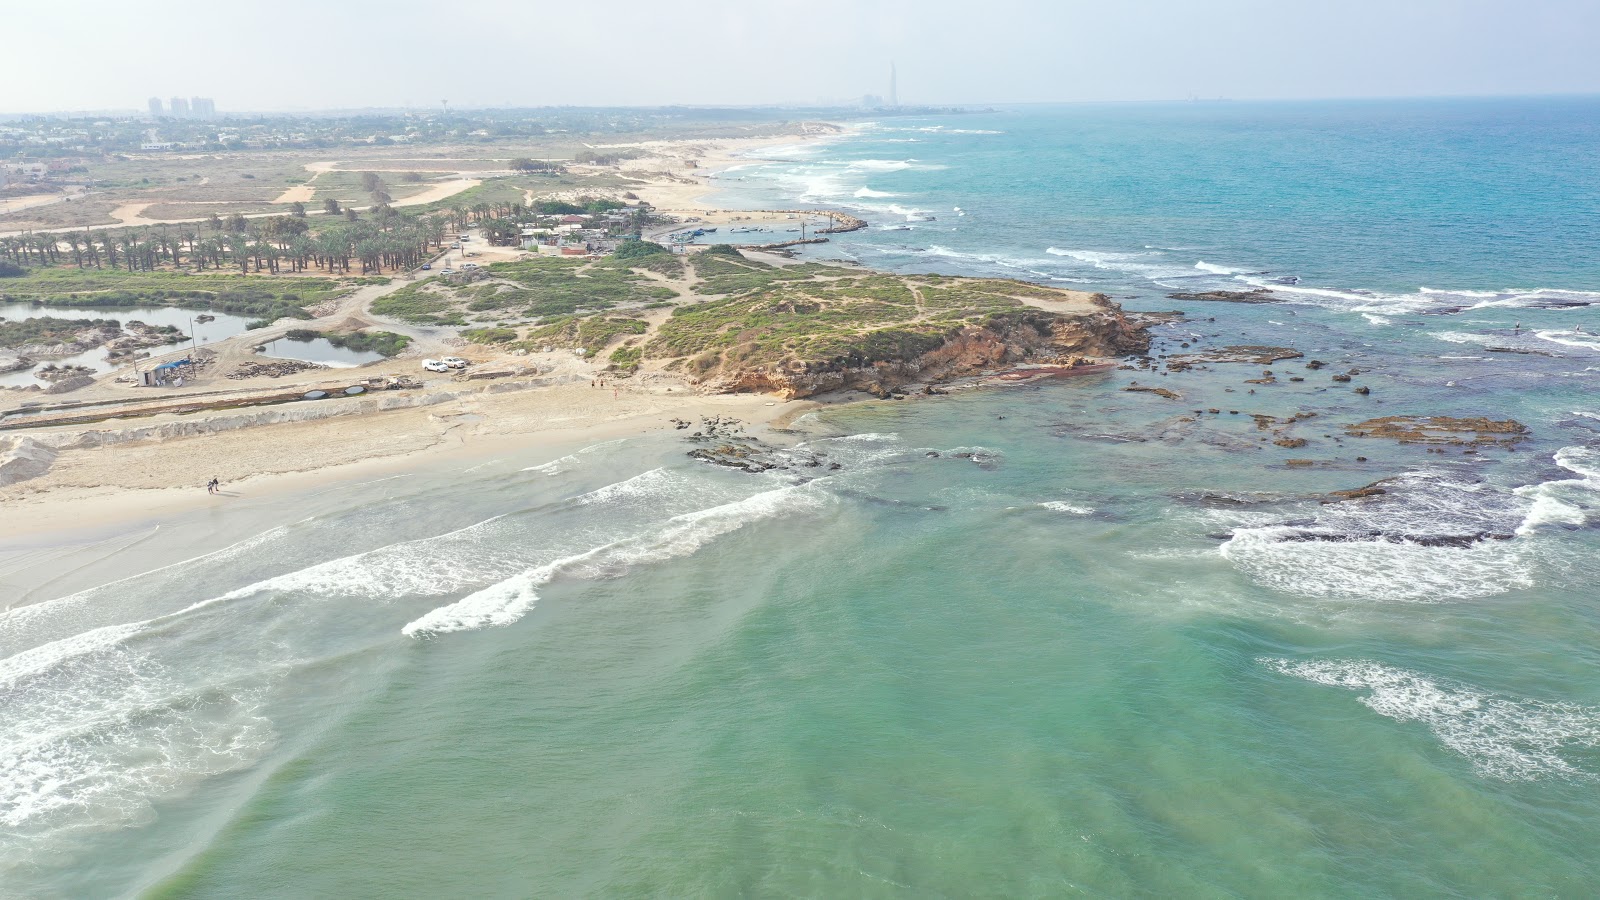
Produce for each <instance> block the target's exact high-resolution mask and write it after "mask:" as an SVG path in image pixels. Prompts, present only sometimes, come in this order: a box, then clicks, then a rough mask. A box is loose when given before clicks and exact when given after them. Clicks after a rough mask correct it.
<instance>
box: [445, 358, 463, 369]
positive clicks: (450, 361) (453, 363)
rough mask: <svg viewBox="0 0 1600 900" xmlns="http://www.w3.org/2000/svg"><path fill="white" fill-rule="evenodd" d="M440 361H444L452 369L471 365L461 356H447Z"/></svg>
mask: <svg viewBox="0 0 1600 900" xmlns="http://www.w3.org/2000/svg"><path fill="white" fill-rule="evenodd" d="M439 362H442V363H444V364H445V365H447V366H449V367H450V368H452V369H465V368H466V367H467V366H468V365H469V363H468V362H467V361H466V360H464V359H462V358H461V357H459V356H446V357H445V358H444V359H441V360H439Z"/></svg>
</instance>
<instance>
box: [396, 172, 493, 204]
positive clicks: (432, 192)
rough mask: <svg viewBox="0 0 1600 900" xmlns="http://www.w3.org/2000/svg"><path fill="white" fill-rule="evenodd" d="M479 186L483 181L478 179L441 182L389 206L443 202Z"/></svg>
mask: <svg viewBox="0 0 1600 900" xmlns="http://www.w3.org/2000/svg"><path fill="white" fill-rule="evenodd" d="M480 184H483V180H482V179H479V178H458V179H456V180H455V181H445V182H441V183H439V184H436V185H434V186H433V187H431V188H428V189H427V190H425V191H423V192H422V193H420V194H416V195H413V196H410V197H406V198H404V199H401V200H396V201H394V202H393V203H391V204H389V205H390V206H397V207H398V206H421V205H423V204H425V203H432V202H434V201H436V200H444V199H445V198H447V197H454V196H455V195H456V194H459V193H461V192H462V191H465V190H470V189H472V188H475V187H477V186H478V185H480Z"/></svg>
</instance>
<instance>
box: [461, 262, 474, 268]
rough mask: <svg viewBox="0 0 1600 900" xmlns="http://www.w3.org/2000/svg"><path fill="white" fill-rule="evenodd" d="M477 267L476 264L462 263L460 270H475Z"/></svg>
mask: <svg viewBox="0 0 1600 900" xmlns="http://www.w3.org/2000/svg"><path fill="white" fill-rule="evenodd" d="M477 267H478V264H477V263H462V264H461V268H463V269H476V268H477Z"/></svg>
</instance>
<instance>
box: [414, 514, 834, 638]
mask: <svg viewBox="0 0 1600 900" xmlns="http://www.w3.org/2000/svg"><path fill="white" fill-rule="evenodd" d="M821 503H822V498H821V497H820V496H819V495H818V494H817V493H816V492H814V491H808V490H806V487H805V486H804V485H799V486H790V487H782V488H778V489H776V490H771V491H766V492H764V493H760V494H756V495H754V496H751V497H746V498H744V499H742V500H736V501H734V502H732V503H725V504H722V505H721V506H714V507H711V508H709V509H703V510H699V511H696V512H692V513H685V514H683V515H679V516H673V517H672V518H671V519H668V520H667V521H666V522H665V523H663V524H662V525H661V526H660V527H659V528H658V529H657V530H654V531H652V532H649V533H647V534H644V535H639V536H635V537H631V538H624V539H622V540H619V541H613V542H611V543H608V544H604V545H602V546H599V547H595V548H593V549H591V550H587V551H584V552H583V553H578V554H574V555H572V556H567V557H564V558H562V559H558V560H556V561H554V562H551V563H546V564H545V565H542V566H538V567H536V568H534V569H530V570H528V571H526V572H523V573H521V574H520V575H517V576H516V577H514V578H509V579H507V580H505V581H502V582H500V583H498V584H494V585H491V586H489V587H487V588H484V589H483V590H480V591H477V592H475V593H473V594H471V595H469V596H467V597H463V598H462V599H461V600H458V601H456V602H455V603H451V604H449V605H447V606H441V607H438V608H436V609H433V610H430V611H429V612H428V613H427V614H425V615H423V616H421V617H420V618H418V619H415V620H413V621H412V622H410V623H408V624H406V626H405V627H404V628H402V629H401V633H402V634H404V635H406V636H407V637H420V636H423V635H433V634H446V633H449V632H456V631H475V630H477V629H480V628H489V627H495V626H503V625H510V624H512V623H513V622H516V621H517V620H519V619H521V618H522V617H523V616H524V615H526V614H527V612H528V610H530V609H532V608H533V606H534V604H535V603H537V602H538V599H539V594H538V589H539V588H540V587H543V586H544V585H545V584H548V583H549V582H550V581H551V579H553V578H555V577H556V576H557V575H560V574H566V575H574V576H577V577H586V578H597V577H614V576H616V575H620V574H622V573H623V572H624V571H626V570H627V569H629V568H632V567H634V566H638V565H643V564H647V563H653V562H660V561H662V560H667V559H672V558H675V557H680V556H689V555H692V554H693V553H695V552H696V551H697V550H699V549H700V548H701V547H703V546H705V545H706V544H708V543H710V542H711V541H713V540H715V539H717V538H718V537H721V536H722V535H724V534H727V533H729V532H732V531H736V530H738V529H740V528H743V527H744V526H745V525H748V524H750V523H751V522H756V521H759V520H761V519H766V518H771V517H773V516H777V515H782V514H785V513H790V512H796V511H800V510H803V509H809V508H816V507H818V506H820V505H821Z"/></svg>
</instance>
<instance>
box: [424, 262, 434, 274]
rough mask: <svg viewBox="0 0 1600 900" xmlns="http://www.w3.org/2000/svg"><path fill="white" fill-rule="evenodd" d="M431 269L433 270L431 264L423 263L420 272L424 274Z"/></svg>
mask: <svg viewBox="0 0 1600 900" xmlns="http://www.w3.org/2000/svg"><path fill="white" fill-rule="evenodd" d="M431 268H433V263H423V264H422V271H424V272H426V271H428V270H429V269H431Z"/></svg>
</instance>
